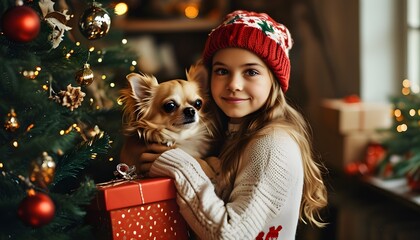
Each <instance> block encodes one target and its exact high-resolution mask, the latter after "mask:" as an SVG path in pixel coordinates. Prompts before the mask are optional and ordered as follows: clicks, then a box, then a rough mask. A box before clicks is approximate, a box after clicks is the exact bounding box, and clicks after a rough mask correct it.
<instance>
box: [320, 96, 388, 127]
mask: <svg viewBox="0 0 420 240" xmlns="http://www.w3.org/2000/svg"><path fill="white" fill-rule="evenodd" d="M321 115H322V121H324V123H325V126H327V127H329V128H330V129H331V128H332V130H335V131H338V132H339V133H341V134H346V133H350V132H354V131H366V130H376V129H388V128H389V127H391V125H392V105H391V104H389V103H367V102H366V103H365V102H357V103H346V102H345V101H344V100H342V99H325V100H324V101H323V102H322V114H321Z"/></svg>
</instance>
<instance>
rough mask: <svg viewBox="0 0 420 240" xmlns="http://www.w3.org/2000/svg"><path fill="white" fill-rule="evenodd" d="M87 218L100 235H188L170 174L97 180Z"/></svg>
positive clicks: (131, 236) (115, 236) (183, 237)
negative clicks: (155, 176) (105, 180)
mask: <svg viewBox="0 0 420 240" xmlns="http://www.w3.org/2000/svg"><path fill="white" fill-rule="evenodd" d="M97 188H98V190H99V191H98V194H97V197H96V198H95V199H94V201H93V202H92V205H91V206H90V209H89V211H88V221H89V223H90V224H91V225H92V226H93V227H94V232H95V235H96V237H97V239H156V240H158V239H188V238H189V233H188V228H187V224H186V222H185V220H184V219H183V218H182V216H181V215H180V213H179V208H178V205H177V204H176V199H175V197H176V190H175V186H174V182H173V180H171V179H169V178H149V179H136V180H121V181H112V182H109V183H104V184H98V185H97Z"/></svg>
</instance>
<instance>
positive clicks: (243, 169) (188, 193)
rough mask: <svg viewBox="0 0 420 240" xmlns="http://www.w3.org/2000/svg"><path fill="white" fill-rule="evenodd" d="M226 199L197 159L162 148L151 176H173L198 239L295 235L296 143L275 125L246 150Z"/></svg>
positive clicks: (299, 180)
mask: <svg viewBox="0 0 420 240" xmlns="http://www.w3.org/2000/svg"><path fill="white" fill-rule="evenodd" d="M245 151H246V153H245V155H244V158H243V161H242V162H241V164H240V166H239V169H238V172H237V176H236V179H235V183H234V187H233V190H232V193H231V195H230V200H229V201H228V202H226V203H225V202H223V201H222V200H221V199H220V198H219V197H218V196H217V195H216V193H215V189H214V186H213V184H212V182H211V181H210V180H209V178H208V177H207V176H206V175H205V174H204V172H203V171H202V170H201V168H200V165H199V164H198V163H197V161H196V160H195V159H194V158H193V157H191V156H190V155H188V154H186V153H185V152H184V151H182V150H181V149H173V150H169V151H166V152H164V153H163V154H162V155H161V156H160V157H159V158H158V159H156V161H155V162H154V163H153V164H152V167H151V169H150V174H151V176H168V177H171V178H173V179H175V185H176V188H177V191H178V196H177V202H178V205H179V207H180V212H181V214H182V215H183V217H184V218H185V220H186V221H187V223H188V224H189V225H190V227H191V228H192V229H193V230H194V232H195V233H196V234H197V235H198V236H200V238H201V239H281V240H292V239H295V234H296V229H297V223H298V220H299V208H300V202H301V197H302V189H303V166H302V158H301V153H300V150H299V147H298V145H297V143H296V142H295V141H294V140H293V139H292V138H291V137H290V136H289V135H288V133H286V132H285V131H284V130H275V131H272V132H270V134H268V135H265V136H263V137H261V138H259V139H257V140H255V141H253V142H252V143H251V144H250V146H249V147H248V148H247V149H246V150H245Z"/></svg>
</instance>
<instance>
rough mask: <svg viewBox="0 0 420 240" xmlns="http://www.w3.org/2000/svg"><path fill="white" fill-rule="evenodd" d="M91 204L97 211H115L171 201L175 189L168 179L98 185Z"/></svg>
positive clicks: (174, 195) (147, 179)
mask: <svg viewBox="0 0 420 240" xmlns="http://www.w3.org/2000/svg"><path fill="white" fill-rule="evenodd" d="M97 188H98V190H99V192H98V195H97V198H96V199H95V202H94V203H93V205H95V206H94V208H96V209H98V210H106V211H109V210H115V209H120V208H126V207H132V206H139V205H143V204H146V203H153V202H158V201H164V200H168V199H173V198H175V197H176V189H175V185H174V182H173V180H172V179H170V178H146V179H136V180H124V181H119V182H110V183H106V184H98V185H97Z"/></svg>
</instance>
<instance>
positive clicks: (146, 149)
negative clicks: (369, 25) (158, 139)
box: [120, 136, 169, 175]
mask: <svg viewBox="0 0 420 240" xmlns="http://www.w3.org/2000/svg"><path fill="white" fill-rule="evenodd" d="M168 149H169V147H166V146H164V145H161V144H150V145H147V146H146V145H145V144H144V143H143V142H141V141H140V140H139V138H138V136H130V137H126V139H125V142H124V145H123V147H122V149H121V153H120V162H121V163H125V164H127V165H129V166H133V165H134V166H136V172H137V173H138V174H142V175H144V174H147V173H148V172H149V170H150V167H151V165H152V163H153V161H154V160H156V158H158V157H159V156H160V154H162V153H163V152H164V151H166V150H168Z"/></svg>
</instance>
